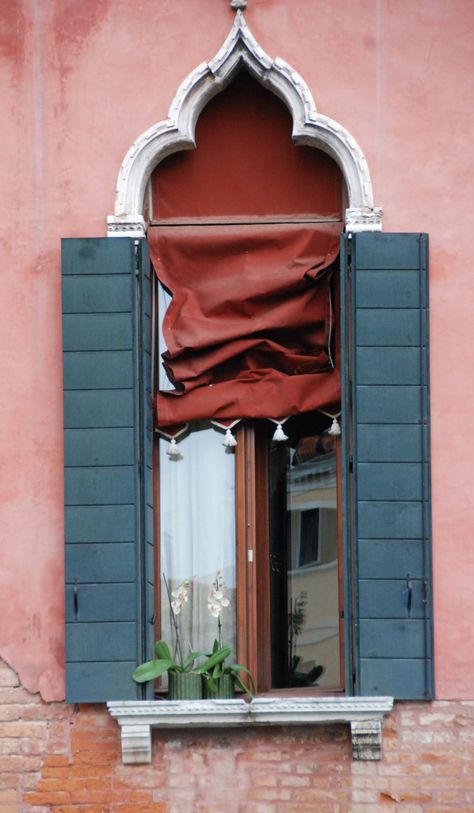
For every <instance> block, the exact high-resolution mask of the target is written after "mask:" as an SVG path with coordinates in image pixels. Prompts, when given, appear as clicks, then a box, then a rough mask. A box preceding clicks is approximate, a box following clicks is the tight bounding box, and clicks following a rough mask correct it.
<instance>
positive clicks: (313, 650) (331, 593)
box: [269, 416, 340, 688]
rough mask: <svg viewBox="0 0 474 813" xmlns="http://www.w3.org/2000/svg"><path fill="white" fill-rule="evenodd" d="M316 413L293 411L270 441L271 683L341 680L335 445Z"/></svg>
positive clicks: (318, 683)
mask: <svg viewBox="0 0 474 813" xmlns="http://www.w3.org/2000/svg"><path fill="white" fill-rule="evenodd" d="M317 420H318V419H315V418H314V416H311V419H310V416H302V417H301V418H293V419H292V420H291V421H289V422H288V423H287V424H286V425H285V431H286V433H287V434H288V435H289V441H288V443H287V444H282V443H272V444H271V448H270V476H269V485H270V591H271V604H272V684H273V686H274V687H275V688H283V687H302V686H335V687H336V686H339V685H340V658H339V596H338V540H337V485H336V448H335V438H333V437H332V436H330V435H328V434H327V432H326V431H325V429H324V428H320V427H318V426H317ZM315 423H316V426H314V424H315ZM311 424H313V425H311ZM323 427H324V424H323Z"/></svg>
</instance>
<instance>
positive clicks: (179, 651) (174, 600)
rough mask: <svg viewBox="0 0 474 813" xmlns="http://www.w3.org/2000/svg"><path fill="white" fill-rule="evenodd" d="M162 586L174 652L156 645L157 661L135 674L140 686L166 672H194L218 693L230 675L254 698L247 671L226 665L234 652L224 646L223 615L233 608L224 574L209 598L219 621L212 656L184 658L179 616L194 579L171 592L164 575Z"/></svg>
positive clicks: (197, 654) (164, 645)
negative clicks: (167, 607) (166, 600)
mask: <svg viewBox="0 0 474 813" xmlns="http://www.w3.org/2000/svg"><path fill="white" fill-rule="evenodd" d="M163 582H164V585H165V588H166V592H167V596H168V603H169V607H170V617H171V623H172V627H173V630H174V639H175V646H174V652H173V653H172V652H171V650H170V648H169V646H168V644H167V643H166V641H163V640H160V641H157V642H156V644H155V655H156V657H155V658H154V659H153V660H151V661H147V662H146V663H142V664H141V665H140V666H138V667H137V668H136V669H135V671H134V672H133V675H132V677H133V679H134V680H135V681H136V682H137V683H145V682H147V681H149V680H156V679H157V678H159V677H161V676H162V675H163V674H164V673H165V672H178V673H183V672H193V673H194V674H198V675H202V676H203V678H204V679H205V680H206V682H207V684H208V686H209V688H210V689H211V690H212V691H215V690H216V688H217V685H218V681H219V678H221V677H222V676H224V675H229V676H230V677H231V678H232V680H233V681H235V682H236V683H237V685H238V686H239V687H240V688H241V689H242V691H244V692H245V693H246V694H248V695H249V696H250V697H254V695H255V684H254V681H253V678H252V675H251V674H250V672H249V671H248V669H247V668H246V667H245V666H243V665H242V664H240V663H233V664H228V665H227V666H225V665H224V664H225V660H226V659H227V658H228V657H229V655H230V653H231V648H230V646H225V645H224V642H223V635H222V621H221V614H222V611H223V610H224V609H226V608H228V607H229V606H230V601H229V599H228V598H227V597H226V595H225V585H224V579H223V576H222V573H220V572H218V573H217V575H216V580H215V582H214V583H213V585H212V587H211V589H210V591H209V594H208V603H207V607H208V610H209V613H210V614H211V616H212V617H213V618H215V619H217V639H216V640H215V641H214V645H213V647H212V652H209V653H204V652H195V651H193V650H192V649H191V651H190V652H189V653H188V654H187V655H186V656H184V654H183V646H182V642H181V636H180V629H179V622H178V616H179V614H180V613H181V612H182V610H183V609H184V608H185V606H186V604H188V600H189V595H190V591H191V589H192V579H185V580H184V581H182V582H181V584H180V585H179V586H178V587H177V588H176V589H175V590H170V586H169V583H168V581H167V579H166V576H165V574H163ZM199 658H205V660H204V661H202V662H201V663H197V661H198V660H199ZM241 672H245V673H246V674H247V675H248V682H249V686H250V688H249V687H248V686H246V685H245V684H244V683H243V681H242V679H241V677H240V673H241Z"/></svg>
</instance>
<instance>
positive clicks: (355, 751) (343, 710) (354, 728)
mask: <svg viewBox="0 0 474 813" xmlns="http://www.w3.org/2000/svg"><path fill="white" fill-rule="evenodd" d="M107 708H108V710H109V713H110V715H111V716H112V717H114V718H115V719H116V720H117V722H118V724H119V726H120V729H121V741H122V761H123V763H124V764H143V763H151V729H152V728H180V727H183V726H185V727H186V728H190V727H194V728H197V727H204V728H209V727H212V728H218V727H219V728H221V727H224V728H229V727H238V726H256V725H266V726H269V725H270V726H271V725H317V724H321V723H350V725H351V737H352V756H353V758H354V759H359V760H376V759H380V755H381V744H382V720H383V717H384V716H385V715H386V714H388V712H389V711H391V709H392V708H393V698H392V697H310V698H303V697H291V698H290V697H288V698H282V697H261V698H260V697H257V698H255V700H252V702H251V703H246V702H245V701H244V700H143V701H134V700H127V701H110V702H109V703H107Z"/></svg>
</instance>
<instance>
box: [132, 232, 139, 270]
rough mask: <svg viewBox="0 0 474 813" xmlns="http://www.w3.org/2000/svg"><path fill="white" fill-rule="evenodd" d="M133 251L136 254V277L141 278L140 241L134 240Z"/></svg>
mask: <svg viewBox="0 0 474 813" xmlns="http://www.w3.org/2000/svg"><path fill="white" fill-rule="evenodd" d="M133 250H134V252H135V276H136V277H137V278H138V277H139V276H140V240H134V243H133Z"/></svg>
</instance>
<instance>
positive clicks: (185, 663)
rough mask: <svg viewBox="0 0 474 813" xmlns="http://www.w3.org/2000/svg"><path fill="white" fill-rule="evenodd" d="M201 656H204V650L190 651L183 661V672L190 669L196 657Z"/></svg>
mask: <svg viewBox="0 0 474 813" xmlns="http://www.w3.org/2000/svg"><path fill="white" fill-rule="evenodd" d="M201 657H204V652H190V653H189V655H188V656H187V658H185V659H184V661H183V672H187V671H188V669H191V668H192V665H193V663H194V661H195V660H196V658H201Z"/></svg>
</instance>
